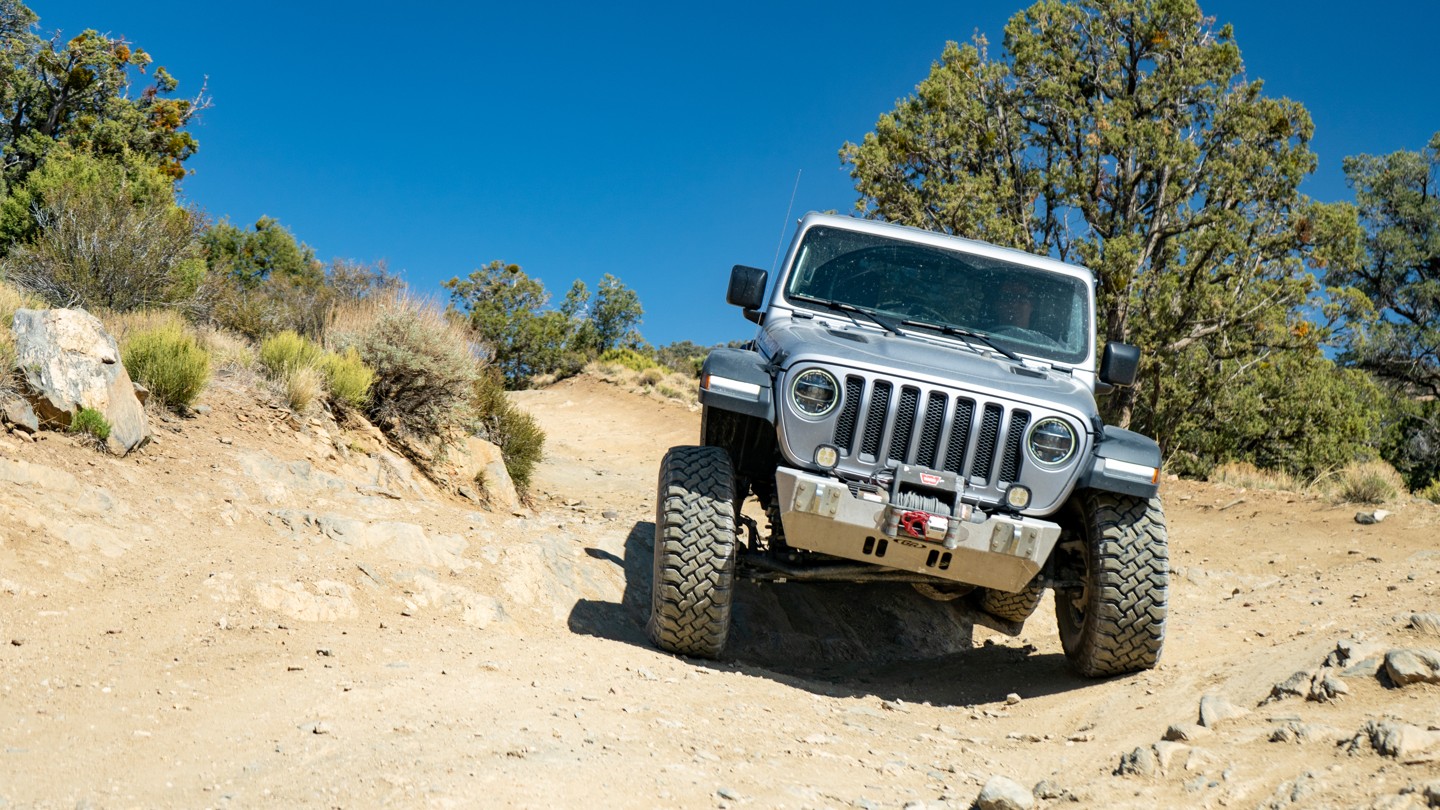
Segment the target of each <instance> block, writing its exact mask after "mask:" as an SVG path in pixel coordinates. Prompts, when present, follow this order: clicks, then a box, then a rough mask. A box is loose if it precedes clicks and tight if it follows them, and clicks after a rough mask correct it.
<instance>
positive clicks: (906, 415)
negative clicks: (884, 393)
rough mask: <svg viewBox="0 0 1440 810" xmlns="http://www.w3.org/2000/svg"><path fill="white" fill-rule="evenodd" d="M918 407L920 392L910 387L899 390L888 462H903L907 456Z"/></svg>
mask: <svg viewBox="0 0 1440 810" xmlns="http://www.w3.org/2000/svg"><path fill="white" fill-rule="evenodd" d="M919 406H920V391H919V390H918V389H915V388H911V387H910V386H908V385H907V386H905V387H904V388H901V389H900V408H899V410H898V411H896V413H895V431H894V433H892V434H891V436H890V460H891V461H900V462H903V461H905V460H906V459H907V458H908V456H909V450H910V437H911V435H913V434H914V433H915V411H916V409H917V408H918V407H919Z"/></svg>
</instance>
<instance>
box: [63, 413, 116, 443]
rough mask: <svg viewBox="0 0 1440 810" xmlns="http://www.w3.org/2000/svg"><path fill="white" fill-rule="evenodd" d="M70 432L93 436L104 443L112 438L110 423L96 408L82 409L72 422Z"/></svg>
mask: <svg viewBox="0 0 1440 810" xmlns="http://www.w3.org/2000/svg"><path fill="white" fill-rule="evenodd" d="M70 432H71V433H80V434H83V435H86V436H93V437H94V438H96V439H98V440H100V441H102V442H103V441H105V440H106V439H108V438H110V421H109V420H108V419H106V418H105V414H103V413H100V412H99V411H97V410H95V409H94V408H81V409H80V410H79V411H78V412H76V414H75V418H73V419H71V420H70Z"/></svg>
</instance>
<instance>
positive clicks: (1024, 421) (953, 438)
mask: <svg viewBox="0 0 1440 810" xmlns="http://www.w3.org/2000/svg"><path fill="white" fill-rule="evenodd" d="M977 413H978V417H979V418H978V419H977ZM1030 419H1031V415H1030V413H1029V412H1028V411H1024V410H1019V409H1013V410H1011V409H1007V408H1006V406H1005V404H1004V403H1002V402H991V401H987V400H985V399H984V398H978V399H977V398H974V397H970V396H960V395H956V394H953V393H951V392H948V391H945V390H943V389H937V388H931V387H929V386H924V385H918V384H914V383H909V382H905V383H896V382H892V381H890V380H885V379H868V378H866V377H862V376H859V375H850V376H847V377H846V378H845V403H844V406H843V407H842V408H841V410H840V415H839V417H838V418H837V419H836V420H835V433H834V441H835V446H836V447H838V448H840V453H841V455H842V456H843V457H845V458H850V459H854V460H857V461H859V462H861V463H862V464H872V465H873V464H885V465H887V466H888V465H890V464H900V463H904V464H914V465H918V466H921V467H928V468H930V469H932V470H948V471H950V472H953V473H957V474H959V475H960V476H961V477H962V478H964V479H965V480H966V481H967V482H969V483H970V484H971V485H974V486H981V487H985V486H990V485H994V484H998V483H1000V482H1002V481H1003V482H1007V483H1013V482H1015V481H1017V480H1019V478H1020V472H1021V468H1022V463H1023V456H1024V454H1023V451H1022V446H1023V444H1024V437H1025V429H1026V427H1028V426H1029V424H1030ZM857 433H858V437H857ZM882 446H883V447H884V448H885V453H884V457H883V458H882V457H881V447H882ZM997 472H998V474H999V475H998V478H997V477H996V473H997Z"/></svg>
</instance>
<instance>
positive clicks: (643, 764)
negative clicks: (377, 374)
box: [0, 377, 1440, 808]
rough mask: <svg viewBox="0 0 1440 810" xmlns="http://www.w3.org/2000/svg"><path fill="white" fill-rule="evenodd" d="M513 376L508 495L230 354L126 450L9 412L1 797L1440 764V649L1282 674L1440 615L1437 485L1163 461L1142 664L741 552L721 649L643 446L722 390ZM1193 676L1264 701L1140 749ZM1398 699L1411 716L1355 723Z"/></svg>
mask: <svg viewBox="0 0 1440 810" xmlns="http://www.w3.org/2000/svg"><path fill="white" fill-rule="evenodd" d="M515 398H516V400H517V401H518V402H519V403H520V404H521V405H522V406H523V407H525V408H527V409H529V410H530V411H531V412H533V413H534V414H535V415H536V416H537V418H538V419H539V420H540V421H541V423H542V424H543V425H544V427H545V429H546V430H547V431H548V433H549V437H550V442H549V445H548V448H547V458H546V460H545V464H544V465H543V467H542V468H541V470H540V471H539V475H538V483H537V487H536V490H537V494H536V498H535V506H534V508H533V509H527V510H520V511H518V512H516V513H501V514H496V513H489V512H484V511H479V510H476V509H475V508H474V506H473V505H470V504H468V503H467V502H465V501H463V500H461V499H458V498H453V497H451V496H448V495H444V494H442V493H438V492H436V491H435V490H434V489H433V488H430V487H428V486H427V485H425V484H424V482H423V481H418V480H416V479H415V477H414V476H413V475H409V476H407V474H406V471H405V470H404V469H403V468H402V467H399V466H396V465H392V466H391V467H387V466H386V464H385V463H382V461H381V460H380V459H379V458H378V457H375V456H371V455H368V454H367V451H368V450H371V449H374V448H371V447H368V446H367V441H369V439H367V437H366V436H365V435H364V434H363V433H357V432H354V431H345V430H341V429H338V428H336V427H335V426H334V425H333V424H327V423H325V422H323V421H320V420H317V421H314V422H310V421H297V420H294V419H292V418H290V417H288V415H287V414H286V413H285V412H284V411H282V410H278V409H276V408H273V407H270V405H269V403H268V402H267V401H266V398H265V397H264V396H263V395H260V394H257V393H255V392H254V391H253V390H252V389H251V388H250V387H248V386H246V385H244V384H242V382H241V381H239V380H233V379H232V380H223V379H222V380H220V381H218V382H217V384H216V385H215V386H214V387H213V388H212V390H211V391H210V392H209V394H207V404H208V405H209V406H210V408H211V410H210V411H209V412H208V413H206V414H204V415H201V416H198V417H196V418H193V419H185V420H179V419H176V420H173V421H169V422H163V423H160V424H159V425H158V428H159V431H158V432H159V434H160V439H159V441H158V442H157V443H156V444H155V445H154V446H153V447H151V448H148V449H146V450H145V451H143V452H142V453H140V454H138V455H132V457H129V458H126V459H114V458H109V457H106V456H103V455H100V454H97V453H96V452H95V451H94V450H92V449H90V448H88V447H84V446H81V445H79V444H78V443H76V442H75V441H74V440H72V439H71V438H69V437H66V436H61V435H57V434H48V435H47V436H46V438H44V439H43V440H41V441H39V442H33V443H32V442H29V441H24V440H22V439H21V438H20V437H17V436H10V437H8V438H5V439H0V808H3V807H31V806H35V807H66V808H69V807H77V806H79V807H204V806H236V807H247V806H315V807H322V806H323V807H372V806H400V807H420V806H439V807H471V806H487V807H494V806H533V807H538V806H591V805H596V806H615V807H655V806H685V807H745V806H754V807H794V808H799V807H850V806H854V807H896V808H899V807H907V806H908V807H969V806H971V805H972V803H973V802H974V801H975V799H976V797H977V794H978V793H979V792H980V789H981V786H982V785H983V784H984V783H985V782H986V781H987V780H989V779H990V778H991V777H992V776H995V775H1002V776H1005V777H1008V778H1010V779H1013V780H1014V781H1016V782H1018V783H1019V784H1020V785H1023V786H1024V787H1025V788H1026V789H1030V788H1033V787H1034V786H1036V785H1037V784H1038V783H1041V782H1045V783H1046V784H1045V785H1044V786H1042V787H1041V789H1040V790H1039V791H1038V793H1039V794H1040V795H1041V796H1043V797H1045V798H1041V799H1037V800H1036V804H1037V806H1051V805H1054V806H1083V807H1146V808H1153V807H1191V806H1193V807H1211V806H1225V807H1284V806H1296V807H1387V808H1390V807H1424V806H1426V799H1425V790H1426V786H1427V785H1430V784H1433V783H1435V782H1436V781H1437V780H1440V744H1436V745H1431V744H1430V743H1429V742H1427V740H1429V739H1430V738H1429V737H1425V736H1424V735H1425V734H1427V733H1431V732H1430V731H1429V730H1431V729H1435V728H1440V685H1435V684H1423V683H1422V684H1416V685H1410V686H1406V687H1403V688H1400V687H1394V686H1392V685H1390V684H1388V682H1387V681H1386V680H1385V679H1384V678H1383V677H1376V676H1374V675H1365V674H1356V673H1355V672H1354V671H1352V672H1351V674H1348V675H1344V676H1343V677H1342V681H1343V683H1344V684H1345V685H1346V687H1348V690H1349V691H1348V694H1343V695H1341V696H1339V697H1338V698H1337V699H1335V700H1332V701H1328V702H1316V701H1308V700H1305V699H1304V698H1303V697H1290V698H1286V699H1284V700H1280V701H1276V702H1271V703H1266V704H1263V705H1262V701H1263V700H1264V699H1265V698H1266V697H1267V696H1268V695H1269V694H1270V692H1271V688H1272V686H1273V685H1274V684H1276V683H1278V682H1280V681H1283V680H1285V679H1286V678H1287V677H1289V676H1290V675H1291V674H1292V673H1294V672H1296V671H1297V670H1308V671H1315V670H1318V669H1319V668H1320V666H1321V664H1322V662H1323V661H1324V659H1325V658H1326V656H1327V654H1329V653H1330V652H1332V651H1333V650H1335V648H1336V646H1337V643H1338V642H1342V641H1346V640H1349V639H1359V640H1360V641H1361V644H1360V645H1359V646H1360V648H1361V649H1360V650H1359V653H1358V654H1357V656H1356V659H1359V658H1366V657H1370V656H1369V655H1368V654H1369V653H1372V652H1373V653H1375V654H1377V655H1380V656H1383V655H1384V653H1385V651H1387V650H1390V649H1392V648H1403V647H1409V648H1429V649H1436V648H1440V637H1437V636H1433V635H1430V636H1427V635H1425V634H1424V632H1423V631H1422V630H1418V629H1415V628H1412V627H1411V626H1410V617H1411V614H1412V613H1414V612H1425V611H1435V610H1440V550H1437V542H1436V539H1437V537H1440V509H1437V508H1436V507H1434V506H1432V505H1429V504H1424V503H1419V502H1411V501H1407V502H1405V503H1399V504H1392V505H1390V506H1389V507H1388V508H1389V509H1390V510H1391V512H1392V514H1391V515H1390V516H1389V518H1388V519H1387V520H1385V521H1384V522H1383V523H1380V524H1378V525H1371V526H1361V525H1358V524H1357V523H1356V522H1355V521H1354V516H1355V513H1356V511H1357V510H1358V508H1357V507H1355V506H1336V505H1332V504H1330V503H1327V502H1323V501H1320V500H1317V499H1313V498H1309V497H1304V496H1300V495H1294V494H1285V493H1273V492H1254V491H1251V492H1244V491H1237V490H1235V489H1233V488H1228V487H1220V486H1212V485H1206V484H1197V483H1192V482H1184V481H1175V480H1172V481H1168V482H1166V484H1165V487H1164V490H1163V496H1164V498H1165V502H1166V508H1167V514H1168V520H1169V523H1170V527H1171V533H1170V538H1171V547H1172V549H1171V554H1172V564H1173V566H1174V575H1173V588H1172V603H1171V604H1172V607H1171V621H1170V625H1169V634H1168V637H1167V645H1166V649H1165V654H1164V658H1163V662H1162V664H1161V666H1160V667H1159V668H1158V669H1156V670H1153V671H1150V672H1146V673H1142V674H1139V675H1134V676H1129V677H1122V678H1114V679H1109V680H1101V681H1089V680H1083V679H1080V678H1077V677H1075V676H1074V675H1072V674H1071V673H1070V672H1069V671H1068V670H1067V669H1066V666H1065V662H1064V657H1063V655H1062V654H1061V652H1060V647H1059V643H1058V639H1057V637H1056V633H1055V623H1054V619H1053V616H1052V615H1051V610H1050V607H1049V605H1048V601H1047V604H1046V605H1045V606H1043V607H1042V609H1041V611H1040V612H1039V613H1037V615H1036V616H1035V617H1034V618H1032V619H1031V620H1030V622H1029V623H1028V624H1027V625H1026V627H1025V630H1024V632H1023V633H1022V634H1021V635H1020V636H1019V637H1017V638H1009V637H1005V636H1002V635H998V634H995V633H993V632H992V631H989V630H986V629H984V628H979V627H975V628H972V627H970V626H969V625H967V624H965V623H964V622H963V621H954V620H951V621H949V622H948V623H947V622H946V621H944V620H943V617H941V616H939V614H938V613H937V611H943V610H945V608H944V607H943V606H942V605H940V604H939V603H930V602H924V601H923V600H918V597H915V596H914V595H913V594H911V593H909V592H908V591H907V592H905V593H904V594H902V593H896V592H894V589H891V590H889V591H879V590H875V589H871V590H869V591H866V590H861V589H856V588H839V587H833V586H832V587H821V586H807V585H799V584H788V585H780V586H770V587H767V588H761V587H758V586H753V587H747V588H744V589H742V590H741V592H740V594H739V603H738V604H737V607H736V627H735V629H734V632H733V634H732V639H733V642H732V647H731V649H730V651H729V653H728V655H727V658H726V659H725V660H723V661H720V662H703V661H694V660H687V659H682V658H676V657H673V656H670V655H666V654H663V653H661V652H658V651H656V650H654V649H652V648H651V647H650V646H648V644H647V643H646V641H645V638H644V632H643V622H644V616H645V612H646V609H647V605H648V598H649V566H650V553H651V550H650V543H651V540H650V537H651V532H652V531H653V519H654V518H653V509H654V491H653V490H654V474H655V468H656V465H657V462H658V460H659V458H660V456H661V455H662V454H663V452H664V450H665V449H666V448H667V447H668V446H670V445H672V444H679V443H689V442H691V441H693V440H694V437H695V436H696V434H697V432H698V422H699V415H698V413H697V412H695V411H692V410H689V409H687V408H685V407H683V406H680V405H677V404H670V403H663V402H659V401H656V400H653V399H646V398H643V397H639V396H636V395H634V394H631V393H629V392H626V391H624V390H622V389H620V388H618V387H616V386H613V385H609V384H606V383H603V382H600V381H597V380H594V379H591V378H586V377H581V378H577V379H573V380H569V381H566V382H563V383H561V384H559V385H556V386H554V387H552V388H549V389H546V390H540V391H530V392H523V393H520V394H517V395H516V397H515ZM867 605H870V606H872V607H871V608H870V609H867ZM866 616H870V617H871V618H872V619H873V621H867V620H866V619H865V618H864V617H866ZM908 616H913V617H914V621H907V617H908ZM1350 663H1354V659H1352V661H1351V662H1350ZM1335 673H1336V674H1338V673H1339V670H1338V669H1337V670H1336V671H1335ZM1012 694H1013V695H1016V696H1018V698H1019V699H1018V700H1014V699H1011V700H1007V696H1010V695H1012ZM1205 695H1215V696H1220V697H1223V698H1225V699H1227V700H1228V701H1230V702H1231V703H1233V704H1234V705H1235V706H1237V707H1239V708H1240V709H1242V710H1244V714H1243V715H1242V716H1238V717H1235V718H1232V719H1228V720H1224V721H1223V722H1220V723H1218V724H1217V725H1216V727H1215V728H1214V729H1213V731H1211V732H1210V733H1209V734H1207V735H1206V736H1203V737H1200V738H1198V739H1195V740H1194V741H1193V742H1191V743H1188V744H1184V745H1181V746H1180V747H1176V746H1170V745H1162V746H1160V750H1159V754H1160V758H1159V762H1158V763H1157V764H1155V765H1153V767H1150V768H1146V767H1143V766H1142V767H1141V770H1142V773H1141V774H1139V775H1136V774H1130V775H1118V774H1116V770H1117V768H1118V766H1119V765H1120V763H1121V760H1122V758H1123V757H1125V756H1126V755H1127V754H1130V753H1131V752H1133V751H1134V750H1135V749H1137V748H1141V749H1146V750H1149V751H1151V752H1152V753H1153V752H1154V751H1155V749H1154V748H1152V746H1154V745H1155V744H1156V743H1157V742H1159V741H1160V740H1161V738H1162V736H1163V735H1164V734H1165V733H1166V730H1167V728H1168V727H1169V726H1171V725H1172V724H1177V723H1194V722H1196V720H1197V716H1198V711H1199V705H1200V701H1201V698H1202V696H1205ZM1386 718H1393V719H1395V720H1396V721H1397V722H1403V723H1407V724H1410V725H1412V726H1414V727H1415V729H1414V734H1416V735H1419V736H1414V735H1412V737H1411V739H1413V740H1415V741H1416V742H1415V743H1414V745H1412V747H1411V748H1410V750H1408V751H1407V752H1406V753H1403V754H1402V755H1400V756H1387V755H1384V754H1381V753H1377V752H1376V751H1375V750H1374V749H1373V746H1372V745H1371V744H1369V742H1368V739H1369V738H1368V737H1365V736H1364V735H1361V737H1362V739H1361V740H1360V741H1359V742H1358V743H1356V744H1354V745H1350V744H1348V743H1349V742H1350V741H1351V740H1352V738H1355V737H1356V736H1357V734H1359V732H1360V731H1361V729H1362V727H1363V726H1365V724H1366V723H1367V721H1379V720H1384V719H1386ZM1287 725H1289V726H1292V727H1295V728H1299V729H1300V730H1301V731H1303V732H1304V733H1302V734H1298V735H1297V734H1291V735H1289V736H1290V737H1292V738H1297V739H1294V740H1292V741H1288V742H1270V739H1271V737H1272V735H1273V734H1274V733H1275V732H1276V729H1281V728H1284V727H1286V726H1287ZM1282 736H1284V735H1283V734H1282ZM1435 736H1436V738H1437V741H1440V735H1435ZM1415 746H1418V748H1417V747H1415ZM1142 759H1143V757H1142ZM1436 788H1437V790H1440V785H1437V786H1436Z"/></svg>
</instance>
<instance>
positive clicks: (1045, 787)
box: [1030, 779, 1070, 801]
mask: <svg viewBox="0 0 1440 810" xmlns="http://www.w3.org/2000/svg"><path fill="white" fill-rule="evenodd" d="M1030 792H1031V793H1033V794H1034V795H1035V798H1037V799H1043V800H1045V801H1053V800H1055V799H1063V798H1065V797H1066V796H1068V795H1069V794H1070V791H1068V790H1066V789H1065V788H1063V787H1061V786H1060V783H1059V782H1055V781H1053V780H1050V779H1042V780H1040V781H1039V782H1036V783H1035V789H1034V790H1032V791H1030Z"/></svg>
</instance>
